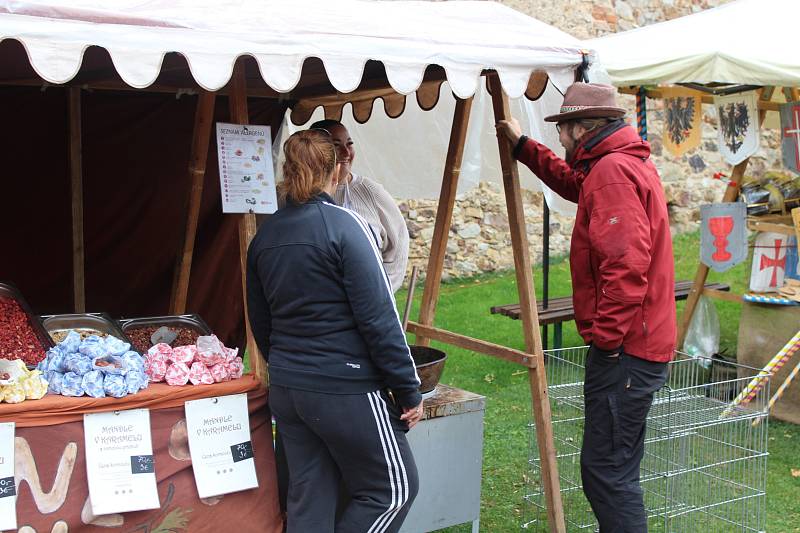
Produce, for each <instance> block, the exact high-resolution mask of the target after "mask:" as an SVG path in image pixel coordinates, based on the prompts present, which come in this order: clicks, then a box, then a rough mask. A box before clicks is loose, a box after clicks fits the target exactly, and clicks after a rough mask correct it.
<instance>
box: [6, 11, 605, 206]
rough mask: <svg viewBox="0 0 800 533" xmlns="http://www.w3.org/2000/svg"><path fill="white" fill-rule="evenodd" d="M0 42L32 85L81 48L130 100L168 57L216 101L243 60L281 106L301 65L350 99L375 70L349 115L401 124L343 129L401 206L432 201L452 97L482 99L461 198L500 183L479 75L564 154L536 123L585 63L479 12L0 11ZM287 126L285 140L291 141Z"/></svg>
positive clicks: (569, 50) (531, 182)
mask: <svg viewBox="0 0 800 533" xmlns="http://www.w3.org/2000/svg"><path fill="white" fill-rule="evenodd" d="M2 39H15V40H18V41H19V42H21V43H22V45H23V46H24V47H25V50H26V52H27V55H28V57H29V60H30V64H31V66H32V67H33V68H34V70H35V71H36V73H37V74H38V75H39V76H40V77H41V78H42V79H44V80H45V81H47V82H50V83H54V84H62V83H67V82H69V81H70V80H72V79H73V78H75V76H76V75H77V74H78V73H79V70H80V68H81V61H82V59H83V57H84V53H85V52H86V50H87V48H89V47H90V46H98V47H101V48H104V49H105V50H107V51H108V53H109V55H110V57H111V61H112V62H113V65H114V69H115V70H116V71H117V73H118V74H119V76H120V78H121V79H122V81H123V82H124V83H125V84H126V85H128V86H130V87H135V88H145V87H150V86H152V85H154V84H156V82H157V80H158V79H159V76H160V75H163V72H162V71H166V68H165V65H164V63H165V56H166V55H167V54H169V53H171V52H177V53H179V54H180V55H182V56H183V57H184V58H185V60H186V63H187V64H188V67H189V69H190V71H191V76H192V78H193V81H194V82H196V84H197V85H199V86H200V87H202V88H203V89H206V90H210V91H214V90H219V89H221V88H223V87H224V86H225V84H226V83H227V82H228V80H229V79H230V76H231V73H232V72H233V65H234V63H235V61H236V59H237V58H238V57H239V56H241V55H250V56H252V57H253V58H255V60H256V62H257V63H258V68H259V71H260V75H261V77H262V78H263V82H265V83H266V86H267V88H268V90H269V93H272V94H274V95H275V96H279V95H280V94H283V93H290V94H289V95H287V96H289V97H290V98H291V97H292V96H293V95H292V94H291V92H292V91H293V90H294V89H296V88H297V84H298V82H299V80H300V77H301V72H302V69H303V64H304V61H305V60H306V59H307V58H309V57H316V58H319V59H320V60H321V62H322V65H323V66H324V75H326V76H327V78H328V79H329V81H330V84H331V85H332V86H333V89H335V91H337V92H338V93H348V92H351V91H354V90H356V89H358V88H359V86H360V85H362V77H365V76H364V74H365V65H366V64H367V62H368V61H380V62H381V63H382V65H383V67H384V68H385V76H386V80H387V81H388V84H389V85H390V87H389V88H387V90H384V91H379V92H376V91H373V92H374V94H368V95H366V101H364V99H360V101H355V100H353V101H352V102H351V104H352V105H353V106H359V107H360V109H361V110H363V106H365V105H366V106H369V107H370V108H371V107H372V106H374V104H375V102H374V100H375V99H377V98H381V99H383V100H384V104H385V106H386V110H387V114H388V115H389V116H391V117H392V118H397V120H396V121H390V120H389V116H387V115H384V114H382V113H376V114H375V116H373V117H371V120H369V121H367V122H366V123H363V124H361V125H356V124H357V122H364V120H355V119H353V118H351V117H350V116H346V117H343V118H342V120H343V121H344V122H345V123H346V124H348V125H349V129H350V130H351V133H352V134H353V135H354V138H355V140H356V144H357V146H358V148H359V156H358V160H357V161H356V168H357V170H358V171H359V172H362V173H364V174H367V175H370V176H372V177H373V178H374V179H376V180H377V181H379V182H381V183H382V184H383V185H385V186H386V187H387V190H389V192H390V193H391V194H393V195H394V196H396V197H400V198H410V197H428V198H431V197H434V196H435V195H436V194H438V179H439V177H440V176H441V171H442V168H443V165H444V154H445V152H446V150H447V141H448V135H449V126H450V122H451V119H452V113H453V108H454V106H455V99H454V97H453V95H455V96H456V97H458V98H465V97H469V96H472V95H473V94H476V91H477V97H476V102H475V106H474V107H473V110H472V117H471V122H472V128H471V129H470V134H469V137H468V140H467V147H466V150H465V153H466V158H465V161H464V168H463V171H462V180H461V184H460V186H459V191H461V192H464V191H465V190H468V189H469V188H471V187H473V186H475V185H477V183H478V182H479V181H480V180H494V181H498V180H499V178H500V175H501V172H500V162H499V158H498V156H497V151H496V146H495V140H494V122H493V119H492V116H491V102H490V99H489V95H488V94H487V92H486V89H485V87H484V88H483V89H479V87H480V84H479V79H480V74H481V72H482V71H483V70H485V69H493V70H496V71H497V72H498V74H499V77H500V79H501V81H502V83H503V88H504V90H505V92H506V93H507V94H508V95H509V97H511V98H513V99H514V101H513V102H512V111H513V114H514V116H517V117H519V118H520V119H521V121H522V122H523V124H525V125H526V126H527V128H526V129H527V130H528V131H530V132H531V135H532V136H533V137H534V138H536V139H537V140H540V141H542V142H544V143H546V144H548V145H549V146H550V147H551V148H553V149H554V150H556V151H559V150H561V147H560V146H559V144H558V136H557V135H556V133H555V130H554V129H553V128H548V127H547V125H545V124H544V123H543V122H542V120H541V119H542V118H543V117H544V116H545V115H547V114H550V113H553V112H556V111H557V109H558V106H559V105H560V103H561V95H560V94H559V92H558V91H559V90H560V91H561V92H563V91H564V90H565V88H566V86H567V85H569V83H571V82H572V80H573V79H574V69H575V67H576V64H580V61H581V58H582V53H587V54H590V52H584V51H583V45H581V43H580V42H579V41H578V40H577V39H574V38H573V37H571V36H569V35H568V34H566V33H563V32H561V31H559V30H557V29H555V28H553V27H551V26H548V25H547V24H544V23H542V22H540V21H538V20H535V19H532V18H530V17H527V16H525V15H522V14H520V13H518V12H516V11H514V10H512V9H509V8H506V7H504V6H502V5H501V4H497V3H493V2H480V1H466V2H425V1H417V2H414V1H401V2H396V1H384V2H382V1H377V2H376V1H359V0H338V1H336V2H330V1H326V0H300V1H295V2H280V1H268V2H254V1H250V2H241V1H239V0H220V1H217V2H212V1H210V0H172V1H167V0H151V1H141V0H118V1H116V2H114V3H113V4H109V3H108V2H105V1H102V0H75V1H73V0H46V1H0V40H2ZM589 59H590V60H591V56H590V58H589ZM429 65H438V66H440V67H443V69H444V73H445V75H446V79H447V82H446V85H445V86H444V87H439V84H435V86H431V87H430V88H429V89H428V93H429V94H433V93H435V96H431V97H429V100H430V102H424V101H422V98H421V97H419V96H418V101H419V103H420V106H414V105H413V104H412V105H407V104H406V99H405V96H404V95H407V94H409V93H412V92H414V91H415V90H417V89H419V88H420V86H421V84H423V81H424V78H425V73H426V69H427V68H428V66H429ZM533 71H544V72H546V73H547V75H548V78H549V80H550V82H551V83H548V84H547V87H546V88H545V91H544V93H543V95H542V96H541V98H539V99H538V101H536V102H532V101H530V100H526V99H525V98H524V95H525V94H526V92H527V95H528V96H529V97H533V98H535V97H538V96H540V94H538V91H537V90H536V89H538V87H536V88H534V87H533V85H534V84H533V82H532V81H531V73H532V72H533ZM439 83H441V82H439ZM529 85H530V86H531V87H530V89H531V90H528V89H529ZM555 87H558V88H559V89H558V90H556V89H555ZM531 92H533V94H531ZM304 97H307V99H306V100H305V102H303V101H302V100H304ZM297 100H298V101H299V105H297V106H294V108H295V109H294V111H293V112H292V113H288V115H291V116H292V118H295V116H297V115H299V118H300V120H301V121H302V122H305V123H306V124H307V123H308V122H309V121H310V120H316V119H318V118H320V117H321V116H322V111H321V110H320V108H321V107H323V106H325V107H326V109H325V112H326V114H327V113H329V111H330V110H329V109H328V108H327V104H329V102H330V100H328V99H325V98H320V97H318V95H316V94H298V95H297ZM342 100H345V101H346V100H347V97H346V96H345V97H344V98H337V103H336V105H337V106H338V109H335V111H334V114H335V113H336V112H338V113H339V115H341V106H342V105H343V103H342ZM431 102H432V104H433V105H431ZM309 106H310V107H315V108H317V111H316V112H315V113H314V115H313V117H312V118H311V119H309V118H308V117H309V116H310V113H309V112H308V111H311V110H310V109H307V112H306V113H298V110H299V109H301V108H308V107H309ZM434 106H435V108H434ZM431 108H433V109H432V110H431V112H430V113H428V112H423V109H424V110H429V109H431ZM396 110H399V113H398V112H397V111H396ZM354 112H355V109H354ZM362 112H363V111H362ZM403 113H404V116H399V115H400V114H403ZM366 116H367V117H369V116H370V115H369V113H367V115H366ZM304 119H305V120H304ZM286 122H287V125H288V126H289V127H288V128H286V129H287V130H288V131H290V132H291V131H295V130H296V129H297V128H295V127H293V126H291V123H290V122H289V121H288V119H287V121H286ZM551 130H552V131H551ZM284 137H285V136H281V138H280V139H283V138H284ZM280 139H278V140H280ZM398 141H402V142H398ZM387 147H391V149H389V148H387ZM409 155H412V156H413V157H408V156H409ZM521 177H522V179H523V182H522V183H523V186H525V187H526V188H528V189H531V190H544V191H545V196H546V200H547V203H548V205H549V206H550V207H551V208H553V209H555V210H556V211H558V212H561V213H564V214H574V210H575V207H574V205H573V204H571V203H570V202H567V201H565V200H563V199H561V198H560V197H558V196H557V195H555V194H553V193H552V192H551V191H550V190H549V189H547V187H546V186H543V185H542V184H541V182H540V181H539V180H538V179H537V178H536V177H535V176H534V175H533V174H532V173H531V172H530V171H528V170H527V169H522V172H521Z"/></svg>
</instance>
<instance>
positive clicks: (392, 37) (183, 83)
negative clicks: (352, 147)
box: [0, 0, 593, 531]
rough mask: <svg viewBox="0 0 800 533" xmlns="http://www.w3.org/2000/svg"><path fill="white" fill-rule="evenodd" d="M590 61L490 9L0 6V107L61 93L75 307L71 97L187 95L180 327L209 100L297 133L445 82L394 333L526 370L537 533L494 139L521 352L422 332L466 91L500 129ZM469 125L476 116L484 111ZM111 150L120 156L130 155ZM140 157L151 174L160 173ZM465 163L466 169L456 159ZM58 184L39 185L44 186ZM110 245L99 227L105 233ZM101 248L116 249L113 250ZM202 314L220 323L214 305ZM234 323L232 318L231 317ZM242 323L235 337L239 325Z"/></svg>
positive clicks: (270, 1) (523, 259)
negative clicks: (427, 242) (445, 138)
mask: <svg viewBox="0 0 800 533" xmlns="http://www.w3.org/2000/svg"><path fill="white" fill-rule="evenodd" d="M592 59H593V54H592V53H591V52H586V51H584V47H583V45H581V43H580V42H578V41H576V40H575V39H573V38H572V37H570V36H568V35H566V34H564V33H563V32H560V31H558V30H556V29H554V28H552V27H550V26H547V25H546V24H543V23H541V22H539V21H536V20H534V19H532V18H530V17H527V16H525V15H522V14H520V13H518V12H516V11H514V10H512V9H510V8H507V7H504V6H502V5H501V4H499V3H496V2H482V1H464V2H427V1H374V2H372V1H358V0H338V1H335V2H332V1H330V0H296V1H292V2H287V1H281V0H115V1H114V2H113V3H112V2H108V1H107V0H43V1H35V0H31V1H25V0H0V86H8V87H11V88H13V89H14V90H9V91H6V94H8V95H9V96H8V97H7V99H6V103H7V105H9V106H10V107H11V106H15V105H18V104H17V102H16V101H14V97H15V96H14V95H15V93H16V92H24V91H16V89H20V88H24V87H28V89H27V92H26V95H28V96H29V95H30V93H32V92H33V93H36V92H38V91H36V90H31V89H30V88H31V87H35V88H38V87H44V86H47V85H49V84H56V85H61V86H62V87H63V88H66V89H67V90H66V91H63V89H62V87H59V88H58V89H56V90H55V91H54V90H48V91H49V94H53V92H56V93H57V94H61V93H62V92H63V93H65V95H66V96H68V99H67V100H68V107H67V109H68V115H69V121H68V122H69V124H68V130H69V133H68V135H67V136H68V139H69V144H70V146H69V147H70V156H71V161H70V163H71V164H70V169H69V178H70V179H71V185H72V202H73V205H72V211H71V214H72V226H73V227H72V229H73V235H72V236H73V249H72V251H73V281H74V288H75V302H79V301H81V298H83V296H84V294H83V281H84V280H83V253H84V252H83V228H82V224H83V199H82V193H81V191H82V188H83V184H82V180H83V175H82V172H83V171H82V168H81V157H82V155H81V154H82V150H83V148H82V145H81V116H82V110H81V107H80V106H81V101H82V100H81V93H82V91H83V90H84V89H90V90H95V91H103V90H109V91H112V92H111V93H110V95H109V98H110V99H113V100H114V104H115V105H117V106H120V107H124V106H125V105H126V103H127V102H130V101H131V100H132V99H133V98H135V96H137V95H138V93H141V92H152V93H156V92H159V93H167V94H170V95H172V94H175V95H176V96H178V95H181V94H189V95H192V96H194V95H197V98H196V113H195V124H194V129H193V131H192V135H191V139H189V138H188V136H186V137H181V138H177V137H175V138H171V139H170V142H171V143H175V144H181V142H184V143H185V144H184V145H183V147H184V148H185V147H186V146H187V145H189V144H191V154H190V157H189V161H188V164H187V166H186V167H185V168H186V169H187V170H186V174H187V175H188V176H189V177H190V179H188V180H187V182H188V183H189V185H190V187H187V190H186V191H185V196H186V197H187V199H188V201H187V203H188V207H187V209H186V211H187V213H188V214H187V222H186V227H185V231H184V233H183V235H182V236H181V241H182V242H181V243H180V245H178V246H177V248H179V249H178V250H177V252H178V254H177V255H178V259H177V261H176V263H177V265H176V269H175V277H174V281H173V285H172V296H173V298H172V301H171V303H170V314H181V313H183V312H185V305H186V294H187V292H188V278H189V274H190V270H191V262H192V253H193V246H194V241H195V237H196V232H197V227H198V217H199V212H200V204H201V200H202V196H203V185H204V183H205V178H206V159H207V156H208V152H209V150H208V147H209V144H208V143H209V140H210V138H211V125H212V124H213V122H214V120H215V105H216V101H217V97H218V96H226V97H227V104H228V111H229V112H228V116H229V120H230V121H231V122H234V123H240V124H245V123H249V121H250V120H251V114H250V113H249V112H248V111H249V109H248V100H250V102H251V105H252V101H253V99H256V98H258V99H261V101H260V102H259V103H261V104H265V105H264V106H263V107H267V108H269V111H270V112H274V116H278V117H281V116H283V114H284V112H285V111H286V110H287V109H291V110H292V112H291V115H290V116H291V119H292V121H294V122H295V123H298V124H299V123H304V122H306V121H307V120H308V119H310V118H311V116H312V115H313V113H314V111H315V109H317V108H319V107H323V108H324V110H325V114H326V115H327V116H329V117H337V118H338V117H340V116H341V115H342V108H343V107H344V106H346V105H347V104H350V105H351V106H352V110H353V117H354V118H355V119H356V120H357V121H358V122H359V123H365V122H367V121H368V120H369V119H370V116H371V110H372V107H373V105H374V101H375V100H376V99H378V98H380V99H382V100H383V103H384V108H385V109H386V112H387V115H389V116H391V117H393V118H394V117H399V116H401V115H402V114H403V111H405V109H406V96H407V95H410V94H412V93H413V94H415V96H416V99H417V102H418V103H419V106H420V107H421V108H423V109H432V108H434V107H436V106H437V104H438V103H439V100H440V91H441V85H442V84H443V83H445V82H446V83H447V84H448V87H449V90H450V91H452V93H453V94H454V95H455V96H456V97H457V98H458V99H457V100H454V104H455V105H454V108H453V110H452V113H453V115H452V116H453V119H452V122H451V124H452V125H451V128H450V140H449V144H448V149H447V155H446V161H445V164H444V167H443V170H442V172H441V174H439V175H438V176H436V175H430V179H435V183H438V184H440V185H441V189H440V195H439V209H438V210H437V220H436V228H435V231H434V236H433V240H432V243H431V255H430V258H429V262H428V269H427V272H428V275H427V276H426V281H425V291H424V294H423V303H422V306H421V311H420V318H419V321H418V322H409V325H408V331H410V332H412V333H413V334H415V335H416V338H417V343H420V344H423V345H427V344H429V343H430V341H431V340H437V341H440V342H443V343H445V344H449V345H453V346H459V347H461V348H466V349H467V350H469V351H471V352H478V353H483V354H486V355H489V356H492V357H496V358H500V359H504V360H508V361H511V362H514V363H516V364H520V365H522V366H524V367H526V368H527V371H528V374H529V384H530V388H531V394H532V411H533V416H534V419H535V423H536V426H537V432H536V437H537V441H538V447H539V452H540V457H541V460H542V463H541V471H542V480H541V483H542V485H543V486H544V487H545V493H546V495H547V504H548V519H549V523H550V529H551V531H564V530H565V528H564V517H563V509H562V506H561V500H560V497H559V494H560V491H559V477H558V472H557V463H556V455H555V448H554V445H553V440H552V426H551V421H550V404H549V400H548V396H547V383H546V376H545V369H544V364H543V361H544V354H543V352H542V344H541V338H540V336H539V328H538V318H537V314H536V309H537V305H536V297H535V291H534V287H533V279H532V268H531V263H530V252H529V246H528V241H527V233H526V229H525V216H524V210H523V207H522V196H521V191H520V181H519V176H518V173H517V168H516V164H515V163H514V162H513V158H512V156H511V147H510V146H509V143H508V141H507V140H506V139H505V138H504V137H502V136H499V137H496V136H495V135H494V133H493V132H492V131H491V130H488V131H487V130H485V129H484V130H478V133H477V135H479V136H480V138H479V139H478V140H476V141H474V142H476V143H477V144H478V145H482V144H484V143H488V142H489V134H491V135H492V140H493V141H494V142H496V143H497V147H498V150H499V153H500V157H499V160H500V162H501V164H500V167H501V172H502V176H503V185H504V189H505V197H506V204H507V209H508V215H509V225H510V229H511V241H512V248H513V250H514V259H515V273H516V277H517V288H518V291H519V297H520V303H521V315H522V326H523V328H522V329H523V334H524V337H525V351H522V350H517V349H513V348H508V347H504V346H500V345H497V344H494V343H490V342H487V341H485V340H481V339H474V338H471V337H468V336H467V335H464V334H459V333H455V332H449V331H446V330H444V329H441V328H437V327H435V326H434V317H435V310H436V304H437V303H438V299H439V284H440V281H441V272H442V268H443V263H444V255H445V252H446V245H447V238H448V234H449V226H450V221H451V220H450V219H451V218H452V216H451V215H452V210H453V207H454V201H455V190H456V185H457V183H458V179H459V176H460V173H461V167H462V160H463V155H464V151H465V140H466V139H467V138H468V137H469V135H468V124H469V120H470V116H471V113H470V109H471V107H472V102H473V99H472V96H473V95H474V94H476V93H477V91H478V87H479V86H481V85H482V83H481V80H483V79H484V78H485V79H486V80H487V83H488V85H489V87H490V88H491V101H492V105H493V117H494V120H501V119H504V118H508V117H509V115H510V109H509V108H510V106H509V102H508V97H511V98H520V97H522V96H523V95H525V96H527V97H528V98H531V99H536V98H539V97H540V96H541V95H542V94H543V93H544V94H547V93H548V91H550V95H549V96H547V98H555V93H553V92H552V91H553V90H554V89H553V87H554V84H556V85H559V86H561V88H562V89H563V88H564V86H565V85H566V84H567V83H568V82H569V81H570V80H571V79H572V77H573V76H574V74H575V71H576V69H577V68H578V67H580V66H581V65H585V64H586V63H591V61H592ZM548 81H550V82H552V83H548ZM448 94H449V93H448ZM480 94H484V95H485V93H480ZM484 97H485V96H484ZM87 100H88V99H87ZM220 100H221V99H220ZM446 100H447V98H442V101H446ZM557 100H558V99H556V100H552V101H557ZM451 101H452V100H451ZM548 105H553V104H552V103H551V104H548ZM481 112H482V113H486V112H487V108H485V107H484V108H483V110H482V111H481ZM111 116H112V117H113V116H114V115H113V113H111ZM270 116H272V115H270ZM532 117H533V118H531V119H530V120H533V119H534V118H535V116H533V115H532ZM494 120H492V121H491V122H492V123H493V122H494ZM539 126H540V124H537V125H536V127H539ZM473 129H474V128H473ZM408 135H409V138H410V137H411V136H413V135H415V133H414V132H413V131H412V132H411V133H409V134H408ZM471 135H475V133H474V132H473V133H472V134H471ZM546 135H548V134H546V133H545V134H543V138H545V137H546ZM484 137H485V139H484ZM551 138H552V137H551ZM403 140H404V139H397V140H394V141H393V142H392V144H391V146H392V147H395V146H400V147H402V141H403ZM471 142H473V141H471ZM119 149H122V150H133V148H130V147H129V146H124V147H119ZM385 149H387V147H381V150H385ZM362 150H363V148H362ZM142 156H143V157H142V159H145V160H146V162H147V163H149V164H151V165H152V166H153V167H156V166H158V164H159V163H160V162H159V161H151V160H147V157H146V154H142ZM437 164H438V163H437ZM466 164H470V159H469V158H467V160H466ZM431 166H433V163H431ZM439 168H440V169H441V168H442V167H439ZM64 177H65V176H61V175H50V176H48V177H47V179H52V180H57V179H59V178H64ZM421 179H422V178H421ZM424 179H428V177H427V176H426V177H425V178H424ZM6 181H8V182H11V180H6ZM153 181H155V180H153ZM136 183H141V182H136ZM12 185H13V184H12ZM173 200H174V198H173ZM211 215H214V216H222V215H221V214H220V213H211ZM236 218H237V226H238V228H237V229H238V237H239V239H238V240H239V242H238V244H239V249H238V250H237V252H238V253H237V255H238V259H239V261H238V262H236V264H237V266H240V265H242V264H244V261H243V260H244V258H245V257H246V251H247V246H248V244H249V241H250V239H251V238H252V236H253V235H254V233H255V229H256V219H255V215H254V214H252V213H249V214H242V215H240V216H237V217H236ZM226 220H230V218H228V219H226ZM110 232H111V229H110V228H108V229H107V231H106V233H108V234H109V235H110ZM110 241H113V242H120V243H121V242H124V236H123V237H120V238H119V239H111V240H110ZM126 252H127V250H126ZM153 253H154V252H153ZM231 259H232V258H231V257H227V256H226V257H224V258H223V260H222V261H220V263H219V264H220V265H230V264H231V263H233V261H232V260H231ZM220 268H222V267H220ZM238 273H239V274H241V272H238ZM240 279H244V276H240ZM218 284H219V283H218ZM78 288H80V290H78ZM227 292H228V293H230V292H231V291H230V290H228V291H227ZM226 296H227V295H226ZM243 301H244V299H242V300H241V302H243ZM241 302H240V303H241ZM234 304H235V302H232V303H231V307H232V306H233V305H234ZM217 307H219V308H220V309H222V312H225V313H227V314H230V313H228V311H227V310H228V307H224V306H217ZM77 308H78V306H77V303H76V309H77ZM81 310H82V309H81ZM239 316H246V309H244V314H243V315H239ZM244 323H245V324H246V325H247V327H248V328H249V324H248V323H247V321H246V320H245V321H244ZM247 339H248V340H247V345H248V352H249V355H250V357H251V361H252V362H253V365H254V368H255V369H256V373H257V374H259V375H263V371H264V367H263V360H262V358H261V357H260V356H259V354H258V349H257V346H256V345H255V342H254V340H253V338H252V333H251V332H250V331H249V329H248V332H247Z"/></svg>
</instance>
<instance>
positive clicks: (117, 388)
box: [103, 374, 128, 398]
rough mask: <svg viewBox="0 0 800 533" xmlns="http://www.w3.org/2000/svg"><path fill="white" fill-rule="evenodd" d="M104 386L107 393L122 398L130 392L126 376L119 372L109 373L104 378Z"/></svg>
mask: <svg viewBox="0 0 800 533" xmlns="http://www.w3.org/2000/svg"><path fill="white" fill-rule="evenodd" d="M103 387H104V388H105V391H106V394H108V395H109V396H113V397H114V398H122V397H123V396H125V395H126V394H128V386H127V385H126V384H125V376H121V375H119V374H107V375H106V377H105V379H104V380H103Z"/></svg>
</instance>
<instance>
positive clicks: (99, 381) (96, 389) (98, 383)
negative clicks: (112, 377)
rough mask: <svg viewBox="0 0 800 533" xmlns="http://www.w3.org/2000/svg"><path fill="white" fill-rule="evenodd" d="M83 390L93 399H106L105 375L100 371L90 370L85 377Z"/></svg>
mask: <svg viewBox="0 0 800 533" xmlns="http://www.w3.org/2000/svg"><path fill="white" fill-rule="evenodd" d="M83 390H84V392H85V393H86V394H88V395H89V396H91V397H92V398H105V396H106V392H105V389H104V386H103V374H102V372H100V371H99V370H90V371H89V372H87V373H86V374H84V376H83Z"/></svg>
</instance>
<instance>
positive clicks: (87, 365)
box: [64, 353, 92, 376]
mask: <svg viewBox="0 0 800 533" xmlns="http://www.w3.org/2000/svg"><path fill="white" fill-rule="evenodd" d="M64 368H65V369H66V371H67V372H74V373H75V374H78V375H79V376H82V375H84V374H85V373H87V372H88V371H90V370H91V369H92V362H91V361H90V360H89V359H88V358H87V357H86V356H85V355H83V354H81V353H71V354H67V355H66V356H65V357H64Z"/></svg>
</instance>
